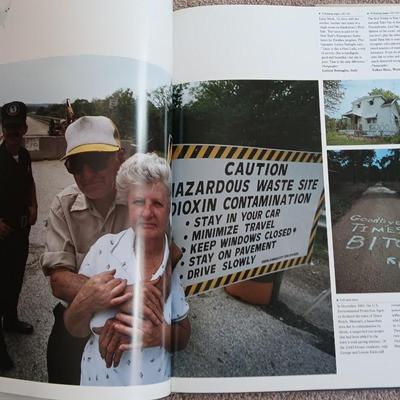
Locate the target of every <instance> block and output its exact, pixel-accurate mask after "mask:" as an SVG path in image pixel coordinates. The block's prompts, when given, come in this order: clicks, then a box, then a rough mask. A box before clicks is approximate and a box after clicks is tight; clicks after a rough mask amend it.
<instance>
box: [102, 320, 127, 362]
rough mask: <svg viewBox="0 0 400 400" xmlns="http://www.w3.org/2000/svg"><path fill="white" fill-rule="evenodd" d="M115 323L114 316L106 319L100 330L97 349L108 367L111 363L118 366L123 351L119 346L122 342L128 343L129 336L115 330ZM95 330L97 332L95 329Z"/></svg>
mask: <svg viewBox="0 0 400 400" xmlns="http://www.w3.org/2000/svg"><path fill="white" fill-rule="evenodd" d="M117 323H118V321H117V320H116V319H115V318H111V319H109V320H107V322H106V323H105V325H104V326H103V327H102V328H101V332H100V338H99V351H100V354H101V358H102V359H103V360H104V361H105V363H106V366H107V368H110V367H111V366H112V365H114V368H116V367H118V365H119V362H120V361H121V357H122V353H123V351H122V350H120V349H119V347H120V346H121V345H122V344H128V343H130V337H129V336H126V335H121V334H120V333H118V332H116V331H115V325H116V324H117ZM95 332H96V333H99V332H97V331H96V330H95Z"/></svg>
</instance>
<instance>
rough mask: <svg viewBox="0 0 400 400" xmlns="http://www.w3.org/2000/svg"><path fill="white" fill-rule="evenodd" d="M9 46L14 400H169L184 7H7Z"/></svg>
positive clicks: (2, 381)
mask: <svg viewBox="0 0 400 400" xmlns="http://www.w3.org/2000/svg"><path fill="white" fill-rule="evenodd" d="M0 43H1V49H2V50H1V55H0V87H1V91H0V106H1V128H2V129H1V135H0V153H1V155H0V182H1V185H2V196H1V197H2V198H1V200H0V258H1V263H2V265H4V266H6V265H7V271H5V270H4V271H3V277H2V279H1V282H2V284H1V290H0V293H1V299H0V300H1V301H0V303H1V311H0V313H1V314H0V318H1V319H2V320H3V327H2V328H1V329H0V375H1V378H0V392H1V397H2V398H3V396H6V397H7V398H20V396H22V397H24V398H52V399H71V398H85V399H95V398H103V399H111V398H115V397H118V398H134V397H135V396H137V397H140V398H160V397H164V396H167V395H168V394H169V393H170V374H171V362H170V352H171V343H170V340H169V336H170V335H169V332H168V329H170V326H171V325H172V324H175V321H176V320H179V321H182V320H183V319H184V316H185V312H186V311H185V310H186V307H187V306H186V304H185V301H184V299H183V297H184V296H183V289H182V287H181V286H180V284H179V280H178V279H177V278H176V274H174V272H173V270H172V263H176V259H177V257H179V254H178V255H176V254H175V253H174V250H173V247H172V246H173V245H171V243H170V232H169V230H170V223H169V210H170V196H169V191H170V188H169V183H170V167H169V164H168V161H167V155H168V140H167V137H168V133H169V127H168V118H167V113H166V111H167V106H168V104H169V103H170V101H171V99H170V94H171V90H170V85H171V78H172V2H171V1H165V0H146V1H142V0H133V1H132V0H129V1H125V0H123V1H119V2H118V4H114V3H111V2H108V1H103V0H100V1H99V0H96V1H92V0H90V1H85V2H80V1H77V0H76V1H75V0H73V1H71V0H68V1H67V0H60V1H57V2H54V1H51V0H38V1H34V2H21V1H16V0H0ZM121 164H122V165H121ZM149 169H151V170H152V171H153V172H154V171H156V173H157V172H158V175H157V174H156V175H154V176H151V177H150V179H147V180H143V179H142V177H141V176H140V175H139V174H142V175H145V176H147V175H146V174H147V172H146V171H148V170H149ZM128 203H129V206H128ZM155 205H156V206H155ZM144 209H145V210H144ZM143 210H144V211H143ZM149 254H150V255H151V256H149ZM24 270H25V271H24ZM24 272H25V273H24ZM21 286H22V287H21ZM181 298H182V300H180V299H181ZM148 304H150V305H151V307H152V308H150V307H148ZM17 305H18V307H17ZM178 314H179V315H178ZM180 323H183V322H180Z"/></svg>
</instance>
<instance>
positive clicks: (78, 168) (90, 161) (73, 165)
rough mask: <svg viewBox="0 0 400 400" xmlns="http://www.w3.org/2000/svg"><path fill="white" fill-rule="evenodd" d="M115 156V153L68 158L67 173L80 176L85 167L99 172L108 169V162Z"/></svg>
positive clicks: (80, 155)
mask: <svg viewBox="0 0 400 400" xmlns="http://www.w3.org/2000/svg"><path fill="white" fill-rule="evenodd" d="M114 154H115V153H113V152H112V153H105V152H98V153H82V154H77V155H75V156H71V157H69V158H67V160H66V161H65V163H64V165H65V168H67V171H68V172H69V173H70V174H72V175H76V174H80V173H81V172H82V171H83V168H84V166H85V165H86V166H88V167H89V168H90V169H91V170H93V171H95V172H99V171H102V170H104V169H106V167H107V164H108V160H110V158H111V157H112V156H113V155H114Z"/></svg>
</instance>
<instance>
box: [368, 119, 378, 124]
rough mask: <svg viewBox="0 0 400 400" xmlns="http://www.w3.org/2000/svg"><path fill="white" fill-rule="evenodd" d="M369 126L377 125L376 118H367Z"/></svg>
mask: <svg viewBox="0 0 400 400" xmlns="http://www.w3.org/2000/svg"><path fill="white" fill-rule="evenodd" d="M367 124H376V118H367Z"/></svg>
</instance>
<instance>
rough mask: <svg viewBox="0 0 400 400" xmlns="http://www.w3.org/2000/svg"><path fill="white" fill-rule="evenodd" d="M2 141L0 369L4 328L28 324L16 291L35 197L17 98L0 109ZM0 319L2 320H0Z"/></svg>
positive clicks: (6, 364) (6, 362) (4, 361)
mask: <svg viewBox="0 0 400 400" xmlns="http://www.w3.org/2000/svg"><path fill="white" fill-rule="evenodd" d="M1 119H2V130H3V136H4V141H3V143H2V144H1V146H0V185H1V188H2V189H1V190H2V192H1V196H0V263H1V266H2V279H1V281H0V369H4V370H7V369H11V368H12V367H13V361H12V360H11V358H10V356H9V355H8V353H7V349H6V345H5V342H4V338H3V329H4V330H6V331H11V332H17V333H23V334H30V333H32V332H33V327H32V325H30V324H28V323H27V322H23V321H20V320H19V319H18V314H17V305H18V299H19V294H20V292H21V288H22V281H23V276H24V272H25V265H26V260H27V257H28V249H29V232H30V227H31V225H33V224H34V223H35V222H36V217H37V201H36V192H35V183H34V180H33V176H32V168H31V159H30V156H29V152H28V151H27V150H26V149H25V148H24V147H23V136H24V135H25V133H26V131H27V129H28V127H27V124H26V106H25V104H24V103H22V102H20V101H13V102H11V103H8V104H5V105H4V106H3V107H2V109H1ZM1 319H2V323H1Z"/></svg>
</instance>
